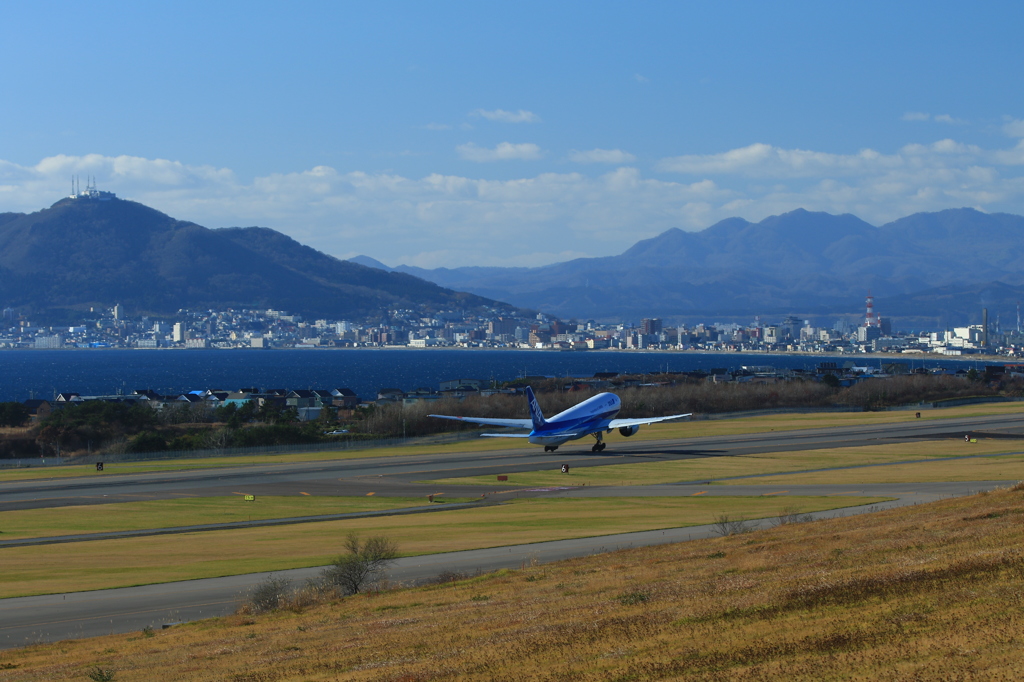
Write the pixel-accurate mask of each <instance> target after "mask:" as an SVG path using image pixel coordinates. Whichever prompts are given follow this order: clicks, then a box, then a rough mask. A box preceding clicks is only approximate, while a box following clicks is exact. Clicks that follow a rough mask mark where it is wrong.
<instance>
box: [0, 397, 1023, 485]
mask: <svg viewBox="0 0 1024 682" xmlns="http://www.w3.org/2000/svg"><path fill="white" fill-rule="evenodd" d="M1022 411H1024V409H1022V407H1021V405H1020V404H1019V403H983V404H980V405H962V406H959V407H950V408H943V409H939V410H924V411H922V412H921V415H922V416H921V419H917V418H916V417H915V416H914V412H911V411H907V410H896V411H892V412H815V413H806V414H776V415H766V416H760V417H741V418H737V419H713V420H707V421H684V422H678V423H670V424H653V425H651V426H645V427H643V428H642V429H641V430H640V431H639V433H637V434H636V435H635V436H632V437H631V438H630V441H631V442H637V441H651V440H677V441H686V440H687V439H690V438H704V437H709V436H728V435H742V434H748V433H751V434H753V433H762V432H766V431H794V430H801V429H817V428H833V427H841V426H853V425H862V424H895V423H902V422H908V421H918V422H920V421H930V420H941V419H953V418H960V417H981V416H992V415H1002V414H1015V413H1020V412H1022ZM529 447H535V446H527V445H525V444H524V443H522V442H521V441H520V440H519V439H512V438H510V439H503V438H467V439H466V440H459V441H456V442H452V443H413V444H410V445H401V446H394V447H383V448H370V447H368V448H363V449H356V448H352V449H345V450H325V451H320V452H301V453H291V454H281V455H239V456H231V457H202V458H199V457H194V458H182V459H165V460H149V461H145V462H110V463H106V464H105V465H104V469H105V471H102V472H98V471H96V470H95V467H94V466H93V465H91V464H78V465H75V464H70V465H64V466H57V467H25V468H19V469H0V483H2V482H4V481H21V480H31V479H48V478H69V477H94V476H111V475H116V474H137V473H146V472H157V471H183V470H189V469H215V468H223V467H236V466H249V465H261V464H287V463H295V462H319V461H331V460H344V459H361V458H368V457H370V458H376V457H400V456H410V455H430V454H441V453H461V452H495V451H503V450H522V449H527V448H529Z"/></svg>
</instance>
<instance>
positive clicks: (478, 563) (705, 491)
mask: <svg viewBox="0 0 1024 682" xmlns="http://www.w3.org/2000/svg"><path fill="white" fill-rule="evenodd" d="M968 431H971V432H978V431H983V432H986V433H993V434H1003V435H1019V434H1022V433H1024V415H1021V416H1015V415H1014V416H995V417H973V418H961V419H951V420H937V421H931V420H922V421H920V422H918V421H913V422H907V423H902V424H886V425H868V426H848V427H841V428H829V429H811V430H803V431H784V432H768V433H760V434H750V435H739V436H714V437H707V438H691V439H686V440H682V441H641V442H636V441H627V440H623V439H618V438H616V439H615V440H613V441H612V443H611V445H610V446H609V448H610V449H609V450H607V451H605V452H604V453H600V454H592V453H590V452H589V449H588V448H585V447H572V446H570V447H563V448H562V449H561V450H560V451H559V452H557V453H547V454H545V453H543V452H541V451H538V450H536V449H529V450H527V449H523V450H515V451H503V452H478V453H442V454H434V455H416V456H408V457H388V458H365V459H352V460H343V461H335V462H306V463H294V464H293V463H289V464H272V465H258V466H239V467H230V468H223V469H206V470H194V471H184V472H160V473H149V474H130V475H112V476H105V475H96V476H89V477H83V478H73V479H51V480H35V481H21V482H9V483H2V484H0V511H4V510H10V509H26V508H36V507H57V506H65V505H74V504H97V503H110V502H115V501H127V500H135V499H164V498H172V497H182V496H194V495H201V496H209V495H226V494H231V493H234V492H239V491H245V492H253V493H256V494H279V495H281V494H299V492H307V493H310V494H313V495H364V494H366V493H367V492H374V493H375V494H377V495H403V496H408V495H413V496H415V495H426V494H429V493H431V492H439V491H438V490H437V487H438V486H437V485H435V484H423V483H419V482H418V481H423V480H430V479H438V478H444V477H454V476H470V475H492V474H496V473H514V472H518V471H536V470H542V469H556V468H557V467H559V466H560V465H561V464H569V465H570V466H573V467H579V466H604V465H610V464H621V463H627V462H630V463H633V462H638V461H657V460H666V459H667V460H672V459H687V458H694V457H717V456H737V455H744V454H756V453H766V452H778V451H787V450H789V451H791V450H806V449H816V448H827V447H851V446H857V445H867V444H872V443H879V442H885V441H887V440H888V441H890V442H891V440H892V439H917V440H921V439H933V438H942V437H956V436H958V435H960V434H962V433H964V432H968ZM1008 483H1009V482H1007V481H978V482H970V483H937V484H925V483H918V484H898V485H890V486H879V485H870V486H868V485H858V486H822V485H812V486H792V485H790V486H785V487H781V486H778V485H771V486H765V485H757V484H756V483H754V482H752V483H751V484H749V485H730V486H702V485H699V484H675V485H660V486H643V487H642V488H638V487H625V488H616V487H603V488H600V489H598V488H569V489H562V490H549V491H543V492H540V491H537V492H535V493H532V494H545V495H552V496H570V497H575V496H614V495H628V496H636V495H637V494H641V493H642V494H644V495H651V496H661V495H694V494H702V495H706V496H716V495H761V494H771V495H847V496H849V495H856V496H892V497H896V498H897V499H896V500H895V501H893V502H889V503H884V504H879V505H874V506H872V507H867V508H864V507H860V508H851V509H849V510H840V511H837V512H824V513H822V514H816V515H815V516H817V517H820V516H822V515H826V516H829V515H845V514H848V513H862V512H864V511H870V510H872V509H880V508H885V507H888V506H894V505H900V504H915V503H920V502H927V501H932V500H934V499H939V498H942V497H948V496H954V495H965V494H969V493H971V492H977V491H979V490H986V489H991V488H994V487H998V486H1001V485H1006V484H1008ZM780 488H781V489H780ZM496 489H498V488H497V486H496V485H491V486H480V487H472V486H467V487H463V486H459V488H458V492H459V493H460V495H477V494H481V493H483V492H490V491H493V490H496ZM520 494H522V493H520ZM713 530H714V529H713V528H712V527H707V526H705V527H691V528H681V529H667V530H659V531H648V532H642V533H628V534H623V535H614V536H604V537H597V538H581V539H576V540H564V541H558V542H549V543H538V544H532V545H520V546H515V547H500V548H493V549H483V550H473V551H468V552H455V553H449V554H441V555H431V556H423V557H412V558H407V559H402V560H401V561H399V562H398V563H397V564H396V565H395V567H394V568H393V570H392V572H391V574H390V579H391V580H394V581H415V580H423V579H427V578H430V577H433V576H436V575H437V574H438V573H440V572H442V571H444V570H458V571H462V572H466V573H472V572H475V571H478V570H480V571H489V570H495V569H498V568H505V567H517V566H521V565H522V564H523V563H524V562H530V561H533V560H536V561H541V562H544V561H555V560H559V559H565V558H570V557H576V556H584V555H588V554H594V553H598V552H603V551H608V550H613V549H616V548H620V547H629V546H640V545H650V544H659V543H666V542H679V541H685V540H687V539H691V538H692V539H696V538H699V537H707V536H708V535H710V534H711V533H712V532H713ZM0 552H2V550H0ZM317 571H318V569H301V570H297V571H288V572H284V573H283V574H284V575H287V576H288V577H289V578H290V579H293V580H296V581H300V580H303V579H305V578H306V577H308V576H311V575H315V574H316V573H317ZM265 577H266V576H265V574H251V575H243V576H232V577H226V578H216V579H210V580H195V581H188V582H183V583H169V584H163V585H150V586H144V587H137V588H127V589H120V590H103V591H96V592H84V593H75V594H68V595H49V596H42V597H26V598H18V599H6V600H0V647H14V646H21V645H24V644H26V643H30V642H34V641H52V640H57V639H63V638H69V637H87V636H93V635H98V634H106V633H110V632H129V631H133V630H140V629H142V628H143V627H145V626H147V625H149V626H152V627H160V626H161V625H162V624H163V623H167V622H174V621H180V620H193V619H196V618H206V617H211V616H217V615H223V614H227V613H230V612H232V611H233V610H234V609H235V608H236V606H237V604H238V602H239V600H240V599H241V597H242V595H244V593H245V592H246V591H247V590H248V589H249V588H250V587H251V586H252V585H254V584H256V583H258V582H259V581H260V580H262V579H263V578H265Z"/></svg>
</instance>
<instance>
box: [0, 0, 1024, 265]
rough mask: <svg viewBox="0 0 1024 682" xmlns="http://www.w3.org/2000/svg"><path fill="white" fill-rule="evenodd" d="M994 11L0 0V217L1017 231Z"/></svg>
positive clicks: (1022, 169) (587, 232)
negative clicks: (959, 216) (78, 206)
mask: <svg viewBox="0 0 1024 682" xmlns="http://www.w3.org/2000/svg"><path fill="white" fill-rule="evenodd" d="M1022 25H1024V5H1022V4H1020V3H1011V2H986V3H962V2H936V1H932V2H901V3H892V2H858V3H822V2H779V3H764V2H721V1H720V2H681V1H680V2H630V3H626V2H594V1H588V2H562V3H550V2H515V3H480V2H443V3H423V2H380V3H366V2H358V3H356V2H341V1H338V0H335V1H331V2H317V1H313V0H310V1H308V2H302V3H289V4H287V5H286V4H285V3H280V2H276V3H270V2H261V1H258V0H251V1H249V2H230V1H221V2H216V3H211V2H189V1H179V2H175V3H139V2H103V1H102V0H96V1H92V2H89V3H81V2H46V1H45V0H44V1H35V2H27V1H21V0H11V1H9V2H3V3H0V60H2V61H0V63H2V64H3V67H0V212H4V211H17V212H31V211H37V210H40V209H42V208H45V207H47V206H49V205H51V204H53V203H54V202H56V201H57V200H59V199H60V198H61V197H62V196H64V195H67V194H69V193H70V192H71V180H70V179H71V176H72V175H78V176H80V177H81V178H82V184H83V186H84V184H85V182H86V178H88V177H95V179H96V184H97V186H98V188H99V189H103V190H109V191H113V192H116V193H117V194H118V196H120V197H122V198H126V199H132V200H135V201H140V202H142V203H144V204H147V205H149V206H152V207H154V208H157V209H159V210H161V211H164V212H165V213H168V214H169V215H171V216H173V217H175V218H178V219H180V220H188V221H192V222H195V223H199V224H201V225H205V226H207V227H213V228H215V227H229V226H250V225H259V226H265V227H271V228H274V229H276V230H279V231H281V232H284V233H285V234H288V235H290V236H292V237H294V238H295V239H297V240H299V241H300V242H302V243H305V244H308V245H310V246H313V247H314V248H317V249H319V250H321V251H324V252H326V253H329V254H332V255H335V256H337V257H339V258H349V257H352V256H355V255H359V254H365V255H368V256H371V257H373V258H376V259H378V260H380V261H383V262H384V263H386V264H388V265H391V266H395V265H398V264H402V263H405V264H409V265H417V266H421V267H459V266H467V265H505V266H509V265H514V266H533V265H545V264H548V263H553V262H558V261H563V260H567V259H570V258H576V257H584V256H607V255H614V254H617V253H621V252H622V251H624V250H625V249H627V248H628V247H629V246H631V245H632V244H633V243H635V242H636V241H638V240H640V239H644V238H648V237H652V236H655V235H657V234H659V233H661V232H663V231H665V230H667V229H669V228H673V227H678V228H681V229H684V230H691V231H693V230H701V229H704V228H706V227H708V226H709V225H712V224H714V223H715V222H717V221H719V220H722V219H724V218H728V217H733V216H740V217H743V218H745V219H747V220H751V221H759V220H761V219H763V218H765V217H767V216H770V215H777V214H780V213H784V212H787V211H790V210H793V209H796V208H805V209H808V210H814V211H827V212H829V213H853V214H855V215H857V216H859V217H861V218H862V219H864V220H866V221H868V222H870V223H872V224H874V225H881V224H884V223H886V222H888V221H891V220H894V219H896V218H900V217H903V216H905V215H909V214H912V213H916V212H919V211H937V210H942V209H945V208H956V207H963V206H970V207H974V208H977V209H979V210H983V211H989V212H997V211H1002V212H1009V213H1017V214H1024V92H1022V90H1024V86H1022V84H1021V79H1020V78H1019V74H1018V73H1017V72H1018V70H1019V67H1020V65H1021V63H1024V59H1022V57H1024V47H1022V46H1024V41H1021V40H1020V38H1019V28H1020V26H1022Z"/></svg>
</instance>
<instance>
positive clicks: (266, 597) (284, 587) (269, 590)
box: [243, 574, 291, 613]
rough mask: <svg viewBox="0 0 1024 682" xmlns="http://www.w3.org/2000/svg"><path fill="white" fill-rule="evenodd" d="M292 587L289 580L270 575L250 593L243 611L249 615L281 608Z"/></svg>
mask: <svg viewBox="0 0 1024 682" xmlns="http://www.w3.org/2000/svg"><path fill="white" fill-rule="evenodd" d="M290 587H291V583H290V582H289V581H288V580H285V579H284V578H276V577H274V575H273V574H271V575H268V576H267V577H266V578H264V580H263V581H262V582H260V583H259V584H258V585H256V587H254V588H252V591H251V592H249V596H248V598H247V599H246V601H245V604H244V605H243V609H244V610H245V611H247V612H248V613H265V612H267V611H273V610H274V609H277V608H280V607H281V606H283V605H284V601H285V599H286V598H287V597H288V590H289V588H290Z"/></svg>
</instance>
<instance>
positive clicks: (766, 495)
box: [761, 490, 789, 497]
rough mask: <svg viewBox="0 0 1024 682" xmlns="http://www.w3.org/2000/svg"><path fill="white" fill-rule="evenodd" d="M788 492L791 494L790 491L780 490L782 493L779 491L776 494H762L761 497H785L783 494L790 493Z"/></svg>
mask: <svg viewBox="0 0 1024 682" xmlns="http://www.w3.org/2000/svg"><path fill="white" fill-rule="evenodd" d="M788 492H789V491H788V490H780V491H778V492H776V493H761V497H768V496H769V495H783V494H785V493H788Z"/></svg>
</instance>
